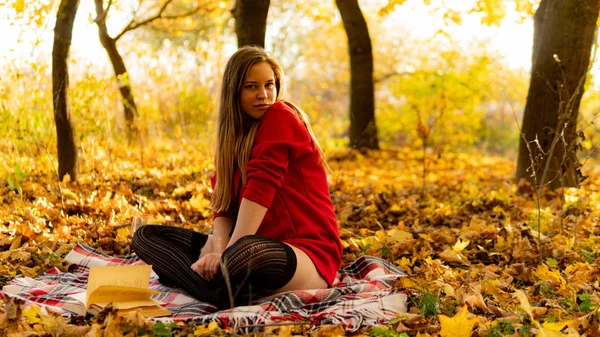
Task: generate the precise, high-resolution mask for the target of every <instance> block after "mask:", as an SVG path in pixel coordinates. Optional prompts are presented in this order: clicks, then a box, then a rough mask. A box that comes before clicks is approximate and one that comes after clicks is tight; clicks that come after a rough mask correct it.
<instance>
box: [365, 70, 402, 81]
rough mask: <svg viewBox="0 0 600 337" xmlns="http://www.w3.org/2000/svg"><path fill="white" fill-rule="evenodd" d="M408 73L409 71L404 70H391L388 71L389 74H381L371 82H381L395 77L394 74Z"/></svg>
mask: <svg viewBox="0 0 600 337" xmlns="http://www.w3.org/2000/svg"><path fill="white" fill-rule="evenodd" d="M410 74H411V73H409V72H407V71H405V72H397V71H395V72H392V73H389V74H385V75H381V76H379V77H377V78H375V79H373V82H374V83H381V82H383V81H386V80H388V79H390V78H392V77H395V76H406V75H410Z"/></svg>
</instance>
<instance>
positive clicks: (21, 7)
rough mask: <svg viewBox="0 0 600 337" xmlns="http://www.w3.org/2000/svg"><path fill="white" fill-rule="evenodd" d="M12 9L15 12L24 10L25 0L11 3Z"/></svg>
mask: <svg viewBox="0 0 600 337" xmlns="http://www.w3.org/2000/svg"><path fill="white" fill-rule="evenodd" d="M13 9H14V10H15V12H17V13H23V11H24V10H25V0H17V1H15V3H13Z"/></svg>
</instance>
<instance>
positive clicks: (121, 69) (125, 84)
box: [94, 0, 138, 143]
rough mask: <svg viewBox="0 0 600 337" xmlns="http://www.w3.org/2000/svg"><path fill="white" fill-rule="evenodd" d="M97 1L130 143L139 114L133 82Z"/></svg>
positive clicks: (100, 29)
mask: <svg viewBox="0 0 600 337" xmlns="http://www.w3.org/2000/svg"><path fill="white" fill-rule="evenodd" d="M94 1H95V2H96V14H97V15H98V17H97V19H96V24H97V25H98V34H99V36H100V42H101V43H102V46H103V47H104V49H105V50H106V53H107V54H108V58H109V59H110V63H111V64H112V67H113V70H114V72H115V76H116V78H117V83H118V84H119V92H120V93H121V101H122V102H123V110H124V112H125V123H126V126H127V139H128V140H129V143H131V141H132V140H133V139H134V138H135V133H136V132H137V128H136V127H135V124H134V120H135V117H136V116H137V115H138V111H137V105H136V104H135V99H134V98H133V93H132V91H131V82H130V80H129V75H128V73H127V68H126V67H125V62H124V61H123V57H122V56H121V54H119V50H118V49H117V41H116V40H115V39H113V38H112V37H110V35H108V29H107V28H106V13H105V12H104V7H103V0H94Z"/></svg>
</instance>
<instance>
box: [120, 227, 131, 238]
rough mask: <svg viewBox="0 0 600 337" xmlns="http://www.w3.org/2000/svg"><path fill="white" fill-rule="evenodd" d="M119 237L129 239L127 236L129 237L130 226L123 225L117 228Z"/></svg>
mask: <svg viewBox="0 0 600 337" xmlns="http://www.w3.org/2000/svg"><path fill="white" fill-rule="evenodd" d="M117 238H119V239H121V240H127V238H129V228H128V227H121V228H119V229H117Z"/></svg>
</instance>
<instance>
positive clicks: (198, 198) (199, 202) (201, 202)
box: [190, 194, 210, 211]
mask: <svg viewBox="0 0 600 337" xmlns="http://www.w3.org/2000/svg"><path fill="white" fill-rule="evenodd" d="M190 205H191V206H192V207H193V208H194V209H196V210H197V211H203V210H206V209H207V208H208V207H209V206H210V200H208V199H206V198H205V197H204V196H203V195H202V194H197V195H194V196H193V197H192V198H191V199H190Z"/></svg>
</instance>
